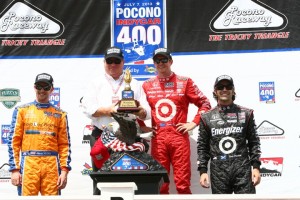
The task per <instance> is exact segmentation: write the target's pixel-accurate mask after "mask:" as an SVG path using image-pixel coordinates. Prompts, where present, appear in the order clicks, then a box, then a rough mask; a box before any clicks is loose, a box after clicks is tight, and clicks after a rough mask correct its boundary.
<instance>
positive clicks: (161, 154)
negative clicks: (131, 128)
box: [143, 48, 211, 194]
mask: <svg viewBox="0 0 300 200" xmlns="http://www.w3.org/2000/svg"><path fill="white" fill-rule="evenodd" d="M153 60H154V64H155V67H156V69H157V73H158V75H157V77H154V78H151V79H149V80H147V81H145V82H144V83H143V89H144V91H145V93H146V96H147V100H148V102H149V105H150V107H151V115H152V127H153V129H154V131H155V134H154V137H153V138H152V139H151V154H152V156H153V157H154V159H156V160H157V161H159V162H160V163H161V164H162V165H163V166H164V167H165V169H166V170H167V171H168V173H170V165H171V164H172V167H173V171H174V181H175V184H176V189H177V192H178V193H179V194H191V190H190V179H191V164H190V141H189V134H188V131H190V130H192V129H194V128H195V127H196V126H197V125H198V124H199V122H200V113H202V112H205V111H207V110H209V109H210V108H211V105H210V102H209V100H208V99H207V97H206V96H205V95H204V94H203V93H202V92H201V91H200V90H199V89H198V87H197V86H196V85H195V83H194V82H193V81H192V80H191V79H190V78H188V77H183V76H178V75H176V74H175V73H174V72H172V71H171V65H172V63H173V60H172V57H171V54H170V52H169V50H168V49H166V48H159V49H157V50H155V52H154V56H153ZM190 103H193V104H195V105H196V106H197V107H198V111H197V114H196V115H195V117H194V119H193V121H192V122H187V114H188V106H189V104H190ZM160 193H161V194H168V193H169V184H168V183H164V184H163V186H162V187H161V190H160Z"/></svg>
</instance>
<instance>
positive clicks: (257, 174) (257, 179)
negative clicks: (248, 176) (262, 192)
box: [252, 168, 261, 186]
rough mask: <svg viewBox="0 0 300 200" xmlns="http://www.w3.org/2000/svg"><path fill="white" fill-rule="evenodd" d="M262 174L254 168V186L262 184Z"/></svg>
mask: <svg viewBox="0 0 300 200" xmlns="http://www.w3.org/2000/svg"><path fill="white" fill-rule="evenodd" d="M260 179H261V177H260V172H259V169H256V168H254V169H253V170H252V183H253V185H254V186H256V185H258V184H259V183H260Z"/></svg>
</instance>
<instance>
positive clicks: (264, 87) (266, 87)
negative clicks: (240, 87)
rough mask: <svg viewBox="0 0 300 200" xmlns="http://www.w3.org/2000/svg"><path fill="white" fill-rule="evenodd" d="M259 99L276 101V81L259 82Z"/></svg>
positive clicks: (268, 101) (270, 101)
mask: <svg viewBox="0 0 300 200" xmlns="http://www.w3.org/2000/svg"><path fill="white" fill-rule="evenodd" d="M259 100H260V101H261V102H266V103H275V83H274V82H259Z"/></svg>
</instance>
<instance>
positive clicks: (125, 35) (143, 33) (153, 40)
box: [111, 0, 166, 80]
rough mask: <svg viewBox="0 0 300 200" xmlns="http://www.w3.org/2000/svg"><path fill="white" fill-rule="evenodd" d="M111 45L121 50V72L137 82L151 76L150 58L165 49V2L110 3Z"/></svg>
mask: <svg viewBox="0 0 300 200" xmlns="http://www.w3.org/2000/svg"><path fill="white" fill-rule="evenodd" d="M111 4H112V7H111V10H112V12H111V14H112V20H111V23H112V24H111V27H112V45H114V46H118V47H120V48H121V49H123V52H124V60H125V62H126V64H125V68H129V69H130V71H131V74H132V75H133V76H134V77H135V78H137V79H138V80H145V79H147V78H149V77H150V76H153V75H154V74H155V67H154V65H153V60H152V56H153V55H152V54H153V51H154V50H155V49H157V48H158V47H166V23H165V21H166V19H165V18H166V16H165V13H166V12H165V0H155V1H154V0H149V1H136V0H112V2H111Z"/></svg>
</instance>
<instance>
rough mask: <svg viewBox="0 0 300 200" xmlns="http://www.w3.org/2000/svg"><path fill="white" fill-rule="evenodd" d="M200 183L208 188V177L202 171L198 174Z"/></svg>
mask: <svg viewBox="0 0 300 200" xmlns="http://www.w3.org/2000/svg"><path fill="white" fill-rule="evenodd" d="M200 185H201V186H202V187H203V188H209V178H208V174H207V173H203V174H201V176H200Z"/></svg>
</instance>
